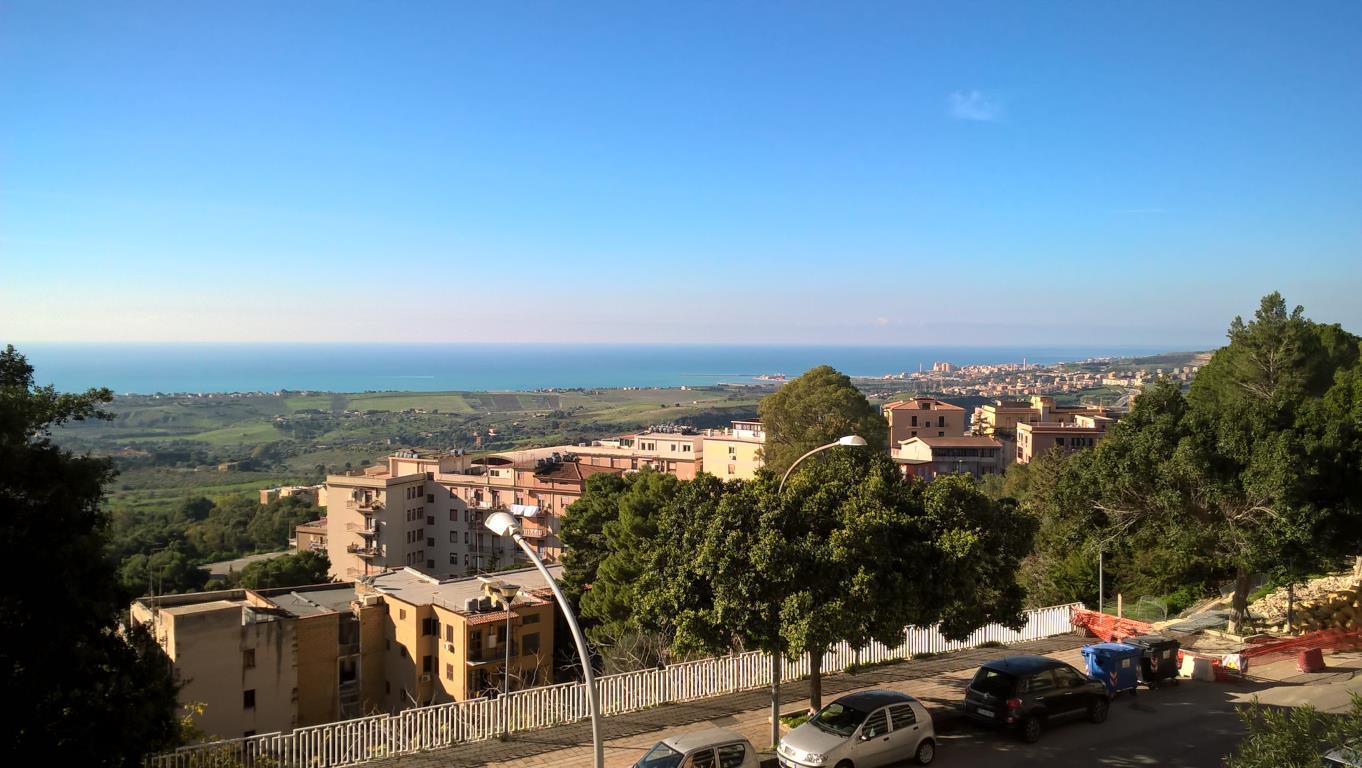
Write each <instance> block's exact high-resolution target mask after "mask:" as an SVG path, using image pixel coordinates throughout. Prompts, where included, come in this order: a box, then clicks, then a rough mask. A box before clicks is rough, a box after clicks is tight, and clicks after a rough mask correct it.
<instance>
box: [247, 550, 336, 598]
mask: <svg viewBox="0 0 1362 768" xmlns="http://www.w3.org/2000/svg"><path fill="white" fill-rule="evenodd" d="M330 568H331V561H330V560H328V559H327V557H326V554H325V553H322V552H299V553H297V554H293V555H281V556H279V557H272V558H270V559H268V560H259V561H256V562H254V563H251V564H250V565H248V566H246V567H245V568H242V569H241V586H243V587H245V588H247V589H273V588H276V587H303V586H307V585H309V584H325V583H327V582H329V581H331V576H330V575H329V570H330Z"/></svg>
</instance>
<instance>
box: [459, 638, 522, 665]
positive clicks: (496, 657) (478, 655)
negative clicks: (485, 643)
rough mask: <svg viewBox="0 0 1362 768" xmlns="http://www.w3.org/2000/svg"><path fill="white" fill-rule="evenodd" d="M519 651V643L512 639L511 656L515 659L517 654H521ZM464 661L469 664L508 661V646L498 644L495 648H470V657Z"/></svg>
mask: <svg viewBox="0 0 1362 768" xmlns="http://www.w3.org/2000/svg"><path fill="white" fill-rule="evenodd" d="M519 651H520V648H519V644H518V643H516V642H515V641H512V642H511V658H512V659H514V658H516V657H517V656H519V655H520V653H519ZM464 661H465V662H466V663H467V664H468V665H469V666H473V665H475V664H495V663H497V662H499V661H506V646H505V645H498V646H497V647H495V648H480V649H477V650H470V651H469V652H468V658H467V659H465V660H464Z"/></svg>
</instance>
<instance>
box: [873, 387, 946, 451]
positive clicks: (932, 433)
mask: <svg viewBox="0 0 1362 768" xmlns="http://www.w3.org/2000/svg"><path fill="white" fill-rule="evenodd" d="M881 412H882V413H883V414H884V417H885V419H887V420H888V421H889V445H890V446H895V445H899V444H901V443H902V442H903V441H904V440H910V439H912V438H914V437H958V436H960V435H963V434H965V409H964V408H961V407H960V406H958V405H953V404H951V403H948V402H946V401H944V400H937V399H936V398H934V397H914V398H911V399H909V400H898V401H896V402H892V403H889V404H887V405H885V406H884V408H883V409H882V411H881Z"/></svg>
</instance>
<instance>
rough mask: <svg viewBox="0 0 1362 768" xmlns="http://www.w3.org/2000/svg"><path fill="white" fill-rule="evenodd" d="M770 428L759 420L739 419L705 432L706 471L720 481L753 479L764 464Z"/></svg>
mask: <svg viewBox="0 0 1362 768" xmlns="http://www.w3.org/2000/svg"><path fill="white" fill-rule="evenodd" d="M765 444H766V430H765V429H764V428H763V427H762V425H761V422H760V421H757V420H755V419H739V420H735V421H733V423H732V426H730V427H728V428H727V429H711V430H708V431H706V432H705V435H704V449H703V454H702V455H703V457H704V463H703V466H704V470H705V471H706V472H708V473H710V474H711V475H714V476H715V477H718V478H719V479H720V480H751V479H752V478H753V477H755V476H756V474H757V470H758V469H761V467H762V466H763V464H764V461H763V459H762V446H764V445H765Z"/></svg>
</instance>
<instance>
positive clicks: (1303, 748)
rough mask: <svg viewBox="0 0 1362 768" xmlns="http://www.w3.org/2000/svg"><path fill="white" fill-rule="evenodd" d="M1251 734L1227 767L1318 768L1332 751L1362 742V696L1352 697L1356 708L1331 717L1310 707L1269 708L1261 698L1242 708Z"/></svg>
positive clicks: (1307, 705) (1243, 716) (1246, 726)
mask: <svg viewBox="0 0 1362 768" xmlns="http://www.w3.org/2000/svg"><path fill="white" fill-rule="evenodd" d="M1238 712H1239V719H1240V720H1242V721H1243V723H1244V728H1245V730H1247V731H1248V734H1247V735H1246V736H1245V737H1244V740H1243V741H1241V742H1240V743H1239V747H1238V749H1236V750H1235V752H1234V754H1233V755H1230V756H1229V757H1227V758H1225V766H1226V768H1316V766H1319V765H1322V764H1323V757H1324V755H1325V754H1327V753H1328V752H1329V751H1331V750H1334V749H1339V748H1342V747H1344V746H1345V745H1350V746H1352V748H1353V749H1357V748H1358V740H1359V739H1362V696H1359V695H1357V694H1353V695H1352V708H1351V710H1350V711H1349V712H1347V713H1346V714H1343V715H1329V714H1325V713H1323V712H1320V711H1319V710H1317V709H1315V708H1314V707H1312V706H1310V705H1309V704H1306V705H1304V706H1299V707H1269V706H1265V705H1263V704H1261V703H1260V702H1259V701H1258V699H1257V697H1254V699H1253V701H1252V702H1250V703H1249V704H1246V705H1243V706H1241V707H1239V708H1238Z"/></svg>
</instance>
